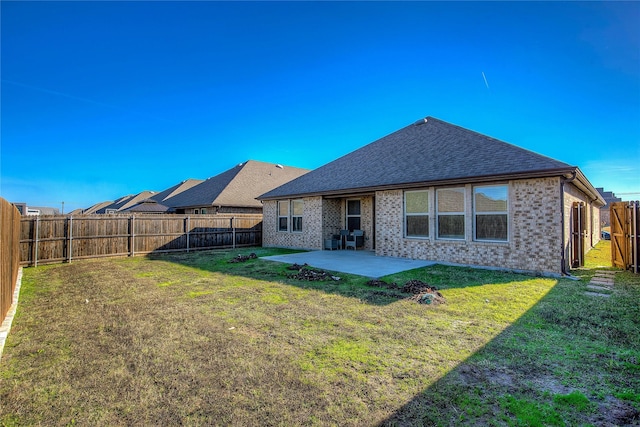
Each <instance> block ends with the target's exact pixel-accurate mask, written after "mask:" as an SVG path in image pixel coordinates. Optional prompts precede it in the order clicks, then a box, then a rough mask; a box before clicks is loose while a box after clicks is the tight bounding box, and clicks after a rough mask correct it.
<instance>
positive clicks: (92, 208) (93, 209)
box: [82, 200, 113, 215]
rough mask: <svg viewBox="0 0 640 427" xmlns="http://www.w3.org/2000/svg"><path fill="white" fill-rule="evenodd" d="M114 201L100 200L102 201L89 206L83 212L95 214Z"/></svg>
mask: <svg viewBox="0 0 640 427" xmlns="http://www.w3.org/2000/svg"><path fill="white" fill-rule="evenodd" d="M112 203H113V200H109V201H106V202H100V203H96V204H95V205H93V206H90V207H88V208H87V209H85V210H83V211H82V213H83V214H85V215H90V214H94V213H96V212H97V211H98V210H100V209H102V208H104V207H107V206H109V205H110V204H112Z"/></svg>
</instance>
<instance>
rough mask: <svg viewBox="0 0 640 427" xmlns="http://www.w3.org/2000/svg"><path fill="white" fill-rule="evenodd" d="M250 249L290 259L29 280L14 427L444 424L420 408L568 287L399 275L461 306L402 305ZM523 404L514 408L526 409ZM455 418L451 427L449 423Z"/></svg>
mask: <svg viewBox="0 0 640 427" xmlns="http://www.w3.org/2000/svg"><path fill="white" fill-rule="evenodd" d="M250 252H256V253H257V254H258V256H262V255H266V254H274V253H276V252H277V251H276V250H267V249H253V250H247V251H211V252H197V253H191V254H173V255H162V256H155V257H152V258H124V259H110V260H97V261H86V262H74V263H72V264H61V265H51V266H46V267H38V268H29V269H26V270H25V271H24V278H23V285H22V295H21V301H20V306H19V310H18V314H17V316H16V319H15V321H14V327H13V330H12V332H11V335H10V337H9V339H8V342H7V346H6V347H5V352H4V355H3V358H2V361H1V363H0V422H1V423H2V424H4V425H34V424H42V425H67V424H74V423H77V424H84V425H173V424H186V425H242V426H247V425H260V426H263V425H287V426H288V425H341V426H349V425H351V426H358V425H375V424H377V423H382V422H385V420H387V422H388V423H390V424H394V423H395V424H400V425H411V424H421V423H422V421H423V420H424V419H427V418H425V417H427V416H428V418H429V417H430V418H429V419H432V418H433V416H436V415H433V413H431V412H428V408H426V407H424V406H423V403H424V402H423V401H422V400H420V399H421V398H420V396H424V394H423V393H424V392H425V391H427V392H428V390H431V389H433V388H434V387H440V388H442V383H441V381H442V380H443V379H445V378H449V377H451V375H452V370H454V369H455V368H456V367H458V366H459V365H460V364H461V363H463V362H464V361H465V360H466V359H467V358H469V357H471V356H473V355H474V354H475V353H477V352H478V351H480V350H482V349H483V348H484V347H485V346H486V345H487V344H489V343H491V341H492V340H493V339H494V338H496V337H497V336H499V335H500V334H501V333H502V332H503V331H505V329H507V328H509V327H511V328H513V327H514V325H517V324H518V323H519V322H520V319H521V317H522V316H523V315H525V314H526V313H527V312H528V311H530V310H531V309H532V307H537V306H536V304H539V303H540V301H546V300H547V298H549V297H551V296H552V293H550V291H552V290H554V289H556V288H557V287H558V286H557V285H558V282H557V281H556V280H554V279H547V278H535V277H529V276H522V275H515V274H507V273H498V272H488V271H476V270H470V269H458V268H452V267H432V268H426V269H419V270H414V271H411V272H407V273H403V274H399V275H394V276H391V277H388V278H386V280H388V281H389V282H391V281H394V282H397V283H404V282H405V281H406V280H410V279H416V280H422V281H424V282H425V283H429V284H431V285H436V286H437V287H438V288H439V289H440V290H441V292H442V294H443V295H444V297H445V298H446V301H447V303H446V304H442V305H438V306H427V305H422V304H417V303H415V302H412V301H409V300H399V299H398V298H397V297H396V296H394V295H388V296H387V295H385V293H384V292H381V289H380V288H376V287H370V286H366V285H365V283H366V282H367V280H368V279H366V278H363V277H358V276H349V275H345V274H339V276H341V278H342V279H341V280H340V281H338V282H335V281H325V282H306V281H305V282H303V281H297V280H295V279H292V278H289V277H288V274H290V271H288V270H286V265H283V264H280V263H274V262H268V261H263V260H260V259H250V260H247V261H246V262H243V263H229V262H228V260H230V259H232V258H234V257H236V256H237V255H238V254H243V255H248V254H249V253H250ZM574 283H575V282H571V281H564V280H563V281H560V282H559V284H561V285H562V286H561V287H562V288H563V289H564V288H568V287H569V286H571V285H573V284H574ZM554 287H555V288H554ZM389 292H397V291H389ZM551 301H552V304H554V302H553V301H554V299H553V298H552V299H551ZM558 303H563V301H558ZM515 337H516V340H517V334H516V336H515ZM538 350H539V348H536V349H535V351H538ZM498 353H500V352H499V351H497V353H496V354H498ZM537 356H538V355H534V354H531V357H537ZM496 357H498V356H496ZM501 357H502V356H501ZM504 357H508V356H504ZM525 359H526V358H525ZM489 360H490V358H489ZM499 365H500V364H499V363H496V362H487V363H486V366H485V368H486V369H485V368H483V369H485V370H487V369H488V370H494V371H495V370H496V369H499V368H496V367H497V366H499ZM514 366H515V363H514ZM524 366H527V364H526V363H524ZM510 369H511V368H510ZM474 372H475V371H474ZM477 372H482V370H480V371H477ZM496 372H498V371H496ZM509 372H511V371H509ZM467 378H471V376H469V375H467ZM505 378H506V377H505ZM474 387H475V386H474ZM470 390H471V391H472V393H475V392H474V391H473V390H474V388H471V389H470ZM457 393H458V395H461V394H460V393H461V390H458V391H457ZM458 395H456V396H449V398H450V399H452V398H453V397H456V398H457V397H458ZM467 396H468V397H469V399H471V400H472V401H473V399H476V397H474V395H473V394H472V395H467ZM514 399H515V400H513V401H511V400H510V401H508V402H507V401H505V402H506V403H505V405H503V406H504V407H505V408H506V407H507V406H508V407H509V408H511V407H515V406H516V405H517V403H518V400H517V399H516V398H514ZM562 402H564V401H562ZM507 404H508V405H507ZM563 404H564V403H563ZM496 407H498V408H501V407H500V406H499V405H498V406H496ZM412 408H413V409H412ZM438 408H439V407H438ZM500 410H501V411H503V413H507V411H508V409H500ZM429 414H431V415H429ZM451 414H453V412H450V413H448V414H447V413H445V414H441V415H438V416H437V417H436V418H435V419H436V421H438V420H441V421H442V420H444V421H443V422H444V424H443V425H446V424H447V423H448V422H449V420H450V418H448V415H451ZM438 417H439V418H438ZM403 420H404V421H403Z"/></svg>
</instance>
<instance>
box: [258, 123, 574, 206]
mask: <svg viewBox="0 0 640 427" xmlns="http://www.w3.org/2000/svg"><path fill="white" fill-rule="evenodd" d="M572 169H573V168H572V167H571V166H569V165H568V164H566V163H563V162H560V161H557V160H554V159H551V158H549V157H545V156H542V155H540V154H537V153H534V152H532V151H529V150H525V149H523V148H520V147H517V146H515V145H512V144H509V143H506V142H503V141H500V140H497V139H495V138H491V137H489V136H486V135H482V134H480V133H477V132H474V131H471V130H468V129H464V128H462V127H459V126H456V125H452V124H450V123H447V122H444V121H442V120H438V119H435V118H433V117H427V118H426V119H422V120H420V121H418V122H416V123H414V124H411V125H409V126H406V127H404V128H402V129H400V130H398V131H396V132H394V133H392V134H390V135H387V136H385V137H383V138H381V139H378V140H377V141H374V142H372V143H370V144H368V145H365V146H364V147H362V148H360V149H358V150H355V151H353V152H351V153H349V154H347V155H345V156H343V157H340V158H338V159H336V160H334V161H332V162H330V163H327V164H326V165H324V166H321V167H320V168H318V169H315V170H314V171H312V172H310V173H308V174H306V175H304V176H302V177H300V178H298V179H296V180H293V181H291V182H289V183H287V184H285V185H283V186H281V187H278V188H276V189H275V190H273V191H270V192H267V193H265V194H263V195H262V196H260V198H261V199H269V198H276V197H284V196H300V195H305V194H322V193H331V192H338V191H349V190H351V191H362V190H365V189H368V188H380V187H385V186H400V185H411V184H426V183H438V182H446V181H455V180H460V181H462V180H473V179H474V178H480V177H497V176H509V175H516V174H518V175H520V174H526V173H534V172H535V173H540V172H541V171H549V172H551V171H560V170H572Z"/></svg>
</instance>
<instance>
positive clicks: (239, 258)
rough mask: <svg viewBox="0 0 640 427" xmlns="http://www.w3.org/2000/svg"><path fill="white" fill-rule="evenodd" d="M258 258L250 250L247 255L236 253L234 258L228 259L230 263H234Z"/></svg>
mask: <svg viewBox="0 0 640 427" xmlns="http://www.w3.org/2000/svg"><path fill="white" fill-rule="evenodd" d="M256 258H258V256H257V255H256V254H255V253H253V252H251V253H250V254H249V255H237V256H236V257H235V258H232V259H230V260H229V262H230V263H232V264H233V263H236V262H246V261H249V260H250V259H256Z"/></svg>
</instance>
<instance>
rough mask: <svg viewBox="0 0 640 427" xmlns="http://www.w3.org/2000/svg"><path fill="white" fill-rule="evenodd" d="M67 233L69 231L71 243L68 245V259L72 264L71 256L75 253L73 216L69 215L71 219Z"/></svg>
mask: <svg viewBox="0 0 640 427" xmlns="http://www.w3.org/2000/svg"><path fill="white" fill-rule="evenodd" d="M67 231H68V237H69V243H67V245H68V246H67V258H68V260H67V261H68V262H69V263H71V256H72V252H73V216H72V215H69V218H67Z"/></svg>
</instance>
